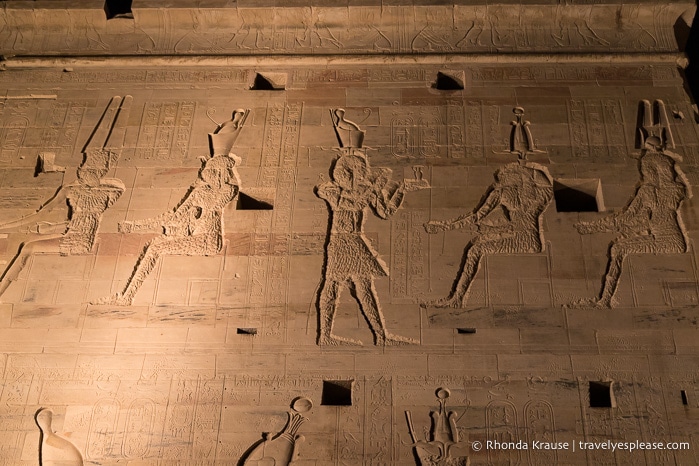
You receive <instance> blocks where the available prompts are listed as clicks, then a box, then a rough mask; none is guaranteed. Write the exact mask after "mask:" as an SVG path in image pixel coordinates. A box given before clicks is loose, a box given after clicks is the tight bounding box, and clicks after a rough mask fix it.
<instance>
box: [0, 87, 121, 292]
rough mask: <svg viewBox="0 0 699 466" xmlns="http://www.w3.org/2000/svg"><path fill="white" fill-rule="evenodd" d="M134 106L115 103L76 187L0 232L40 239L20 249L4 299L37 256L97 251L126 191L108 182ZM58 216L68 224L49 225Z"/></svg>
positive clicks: (91, 143)
mask: <svg viewBox="0 0 699 466" xmlns="http://www.w3.org/2000/svg"><path fill="white" fill-rule="evenodd" d="M132 100H133V99H132V97H131V96H128V95H127V96H125V97H124V98H123V99H122V98H121V97H119V96H116V97H113V98H112V99H111V101H110V102H109V104H108V106H107V108H106V110H105V112H104V114H103V116H102V118H101V120H100V122H99V123H98V124H97V127H96V128H95V130H94V132H93V133H92V136H91V137H90V139H89V140H88V142H87V144H86V145H85V148H84V149H83V161H82V164H81V165H80V166H79V167H78V169H77V180H76V181H74V182H72V183H69V184H67V185H64V186H62V187H61V188H60V189H59V190H58V192H57V193H56V194H55V195H54V196H53V198H51V199H50V200H49V201H47V202H46V203H44V205H43V206H42V207H41V208H40V209H39V210H38V211H37V212H35V213H34V214H31V215H28V216H26V217H22V218H20V219H17V220H14V221H11V222H7V223H5V224H2V225H0V230H4V231H13V230H14V231H16V230H17V229H20V228H24V229H25V231H26V232H28V233H37V234H39V235H40V237H39V238H37V239H33V240H29V241H26V242H24V243H22V245H21V246H20V248H19V251H18V252H17V255H16V256H15V257H14V258H13V259H12V261H11V262H10V264H9V266H8V267H7V269H6V270H5V272H4V273H3V275H2V279H1V280H0V295H2V294H3V293H4V292H5V291H6V290H7V288H8V287H9V286H10V284H11V283H12V282H13V281H14V280H16V279H17V277H18V276H19V274H20V272H21V271H22V269H23V268H24V267H25V266H26V264H27V261H28V260H29V258H30V257H31V256H32V254H60V255H63V256H67V255H72V254H89V253H90V252H92V251H93V248H94V246H95V241H96V239H97V231H98V229H99V225H100V221H101V218H102V214H103V213H104V211H105V210H107V209H108V208H109V207H111V206H112V205H113V204H114V203H115V202H116V201H117V199H119V197H120V196H121V195H122V194H123V192H124V190H125V187H124V183H123V182H122V181H121V180H119V179H116V178H105V176H106V175H107V173H108V172H109V169H110V167H111V166H112V164H113V163H114V162H116V161H117V159H118V158H119V154H120V152H121V148H122V146H123V142H124V135H125V130H126V121H127V119H128V115H129V110H130V108H131V102H132ZM49 159H50V158H49ZM49 159H46V158H44V159H43V161H42V166H43V167H44V168H46V166H44V165H43V163H44V162H45V161H46V160H49ZM40 160H42V159H41V158H40ZM49 163H51V164H52V162H49ZM56 211H63V212H62V218H65V219H67V220H65V221H63V222H60V223H55V222H50V221H48V220H50V219H53V218H55V215H56V214H55V212H56Z"/></svg>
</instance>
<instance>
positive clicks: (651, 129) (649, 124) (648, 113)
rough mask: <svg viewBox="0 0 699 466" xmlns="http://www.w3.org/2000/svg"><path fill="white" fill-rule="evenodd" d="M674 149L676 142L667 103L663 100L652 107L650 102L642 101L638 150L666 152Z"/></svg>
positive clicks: (637, 141)
mask: <svg viewBox="0 0 699 466" xmlns="http://www.w3.org/2000/svg"><path fill="white" fill-rule="evenodd" d="M674 147H675V140H674V138H673V137H672V130H671V129H670V121H669V120H668V118H667V112H666V111H665V103H664V102H663V101H662V100H656V101H655V102H653V105H652V106H651V103H650V101H648V100H642V101H640V102H639V104H638V125H637V133H636V149H645V148H652V149H655V150H665V149H666V148H674Z"/></svg>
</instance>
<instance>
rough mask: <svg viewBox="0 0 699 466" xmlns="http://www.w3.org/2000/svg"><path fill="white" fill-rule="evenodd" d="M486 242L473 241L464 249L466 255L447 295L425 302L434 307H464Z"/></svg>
mask: <svg viewBox="0 0 699 466" xmlns="http://www.w3.org/2000/svg"><path fill="white" fill-rule="evenodd" d="M486 245H487V243H478V242H475V243H474V244H473V245H471V247H469V248H468V249H467V250H466V257H465V258H464V260H463V262H462V264H461V270H459V275H458V278H457V280H456V284H455V285H454V288H453V290H452V292H451V294H449V296H448V297H446V298H442V299H438V300H437V301H433V302H429V303H426V304H428V305H430V306H434V307H464V302H465V298H466V295H467V293H468V291H469V289H470V287H471V282H472V281H473V278H474V277H475V276H476V273H478V269H479V268H480V264H481V259H482V258H483V252H484V249H489V248H487V247H484V246H486Z"/></svg>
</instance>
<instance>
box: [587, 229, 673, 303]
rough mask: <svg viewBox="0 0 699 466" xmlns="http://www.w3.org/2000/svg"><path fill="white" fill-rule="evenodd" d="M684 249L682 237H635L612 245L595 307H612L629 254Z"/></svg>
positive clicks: (662, 252)
mask: <svg viewBox="0 0 699 466" xmlns="http://www.w3.org/2000/svg"><path fill="white" fill-rule="evenodd" d="M685 249H686V245H685V243H684V239H683V238H682V237H679V236H678V237H675V236H672V237H667V238H663V237H658V238H654V237H636V238H627V239H623V240H619V241H616V242H614V243H612V245H611V247H610V248H609V265H608V266H607V273H606V274H605V276H604V285H603V286H602V293H601V294H600V298H599V299H598V300H597V301H596V302H595V305H596V306H597V307H612V305H613V300H614V295H615V294H616V291H617V288H618V286H619V277H620V276H621V270H622V265H623V262H624V259H626V257H627V256H628V255H629V254H673V253H681V252H684V251H685Z"/></svg>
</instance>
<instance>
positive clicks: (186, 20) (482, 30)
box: [0, 0, 696, 57]
mask: <svg viewBox="0 0 699 466" xmlns="http://www.w3.org/2000/svg"><path fill="white" fill-rule="evenodd" d="M421 2H422V3H421ZM191 3H192V2H184V1H180V0H170V1H166V2H160V1H157V2H156V1H149V2H145V1H138V0H136V1H135V2H134V6H133V9H132V13H133V14H132V17H116V18H112V19H109V20H108V19H107V17H106V14H105V11H104V3H103V2H102V1H98V0H87V1H77V0H74V1H64V0H56V1H37V2H29V1H12V0H10V1H5V2H0V53H1V54H2V55H3V56H4V57H13V56H18V57H21V56H33V57H37V56H38V57H41V56H49V57H56V56H59V57H70V56H83V57H84V56H88V57H90V56H93V57H100V56H120V55H139V56H149V55H157V56H168V55H174V56H211V55H215V56H221V55H223V56H226V55H230V56H241V55H245V56H271V55H308V56H314V55H315V56H324V57H328V56H333V55H337V56H352V55H365V54H369V55H392V54H400V55H405V54H408V55H409V54H417V55H425V54H428V55H429V54H440V55H444V54H447V55H449V54H457V55H458V54H491V53H515V54H518V53H522V54H541V53H545V54H557V53H567V54H571V53H573V54H576V53H614V54H620V53H633V54H639V53H654V54H657V53H675V52H678V51H679V50H680V49H681V47H678V30H681V29H682V28H685V29H688V27H689V26H688V24H691V21H692V18H693V16H694V13H695V10H696V6H695V5H694V4H693V3H692V2H688V1H682V2H663V3H656V2H641V3H634V4H623V3H621V2H618V3H603V4H600V3H594V4H592V3H575V4H558V3H555V2H554V1H553V0H552V1H548V2H545V1H543V0H536V1H534V2H526V4H524V3H522V2H516V1H512V2H509V3H508V2H507V1H506V0H501V1H499V2H497V3H487V2H485V1H478V2H476V3H474V2H473V1H470V2H469V4H468V5H466V4H464V3H465V2H464V1H462V2H454V1H451V2H449V3H446V2H444V1H442V0H415V1H407V0H397V1H383V2H380V1H374V0H362V1H353V0H347V1H346V2H344V3H343V2H338V1H334V0H333V1H330V0H315V1H314V2H313V6H308V5H301V4H300V3H301V2H300V1H285V2H281V1H277V2H275V1H274V0H237V1H229V0H228V1H227V0H201V1H199V2H195V3H196V5H197V6H196V7H192V6H191ZM279 4H284V6H279Z"/></svg>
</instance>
